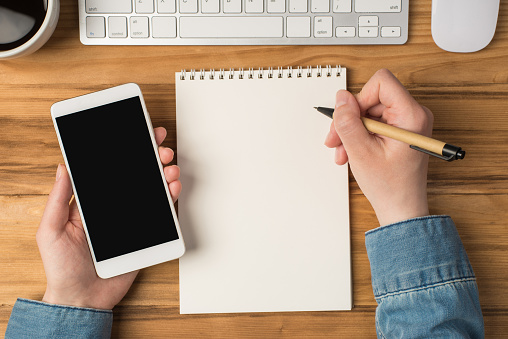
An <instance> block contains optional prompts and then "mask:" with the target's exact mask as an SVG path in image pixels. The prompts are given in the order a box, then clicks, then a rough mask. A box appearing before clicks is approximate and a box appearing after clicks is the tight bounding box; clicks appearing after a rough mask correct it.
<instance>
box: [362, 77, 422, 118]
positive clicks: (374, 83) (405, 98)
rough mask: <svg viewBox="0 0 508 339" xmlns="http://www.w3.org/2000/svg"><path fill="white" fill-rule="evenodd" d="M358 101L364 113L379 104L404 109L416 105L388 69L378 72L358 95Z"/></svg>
mask: <svg viewBox="0 0 508 339" xmlns="http://www.w3.org/2000/svg"><path fill="white" fill-rule="evenodd" d="M356 100H357V101H358V106H359V107H360V110H361V111H362V112H365V111H367V110H368V109H369V108H371V107H373V106H376V105H378V104H383V105H384V106H386V107H393V106H397V105H398V106H402V107H404V106H406V105H413V104H414V103H415V100H414V99H413V97H412V96H411V94H409V92H408V91H407V89H406V88H405V87H404V86H403V85H402V84H401V83H400V81H399V80H398V79H397V78H396V77H395V76H394V75H393V74H392V73H391V72H390V71H389V70H387V69H381V70H379V71H377V72H376V73H375V74H374V75H373V76H372V78H370V79H369V81H367V83H366V84H365V86H363V88H362V90H361V91H360V93H358V94H357V95H356Z"/></svg>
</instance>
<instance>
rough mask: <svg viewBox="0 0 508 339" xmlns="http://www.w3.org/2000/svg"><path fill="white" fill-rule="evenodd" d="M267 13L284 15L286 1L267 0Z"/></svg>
mask: <svg viewBox="0 0 508 339" xmlns="http://www.w3.org/2000/svg"><path fill="white" fill-rule="evenodd" d="M266 6H267V7H268V8H267V12H268V13H284V12H286V0H267V4H266Z"/></svg>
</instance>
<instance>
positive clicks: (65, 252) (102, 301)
mask: <svg viewBox="0 0 508 339" xmlns="http://www.w3.org/2000/svg"><path fill="white" fill-rule="evenodd" d="M154 133H155V139H156V141H157V144H158V145H160V144H161V143H162V142H163V140H164V138H165V137H166V130H165V129H164V128H162V127H158V128H155V129H154ZM159 156H160V159H161V161H162V163H163V164H164V165H165V167H164V174H165V178H166V181H167V184H168V186H169V190H170V193H171V196H172V197H173V200H174V201H176V199H178V197H179V195H180V192H181V189H182V186H181V183H180V181H179V180H178V178H179V176H180V170H179V168H178V167H177V166H175V165H172V166H168V164H169V163H170V162H171V161H172V160H173V151H172V150H171V149H169V148H166V147H159ZM71 197H72V184H71V181H70V178H69V174H68V173H67V170H66V168H65V166H64V165H59V166H58V169H57V179H56V182H55V184H54V186H53V190H52V191H51V193H50V195H49V198H48V202H47V205H46V209H45V211H44V215H43V217H42V221H41V223H40V226H39V229H38V231H37V244H38V246H39V251H40V252H41V257H42V261H43V263H44V270H45V272H46V278H47V289H46V293H45V294H44V297H43V301H45V302H48V303H52V304H60V305H71V306H78V307H89V308H95V309H112V308H113V307H114V306H115V305H116V304H117V303H118V302H119V301H120V300H121V299H122V298H123V297H124V295H125V294H126V293H127V291H128V289H129V288H130V286H131V284H132V282H133V281H134V278H135V277H136V275H137V272H138V271H134V272H130V273H126V274H123V275H120V276H117V277H114V278H110V279H101V278H99V277H98V276H97V274H96V273H95V269H94V265H93V262H92V258H91V256H90V251H89V249H88V244H87V241H86V236H85V232H84V230H83V224H82V222H81V217H80V215H79V210H78V207H77V205H76V201H75V200H74V199H72V202H71V203H70V204H69V202H70V201H71Z"/></svg>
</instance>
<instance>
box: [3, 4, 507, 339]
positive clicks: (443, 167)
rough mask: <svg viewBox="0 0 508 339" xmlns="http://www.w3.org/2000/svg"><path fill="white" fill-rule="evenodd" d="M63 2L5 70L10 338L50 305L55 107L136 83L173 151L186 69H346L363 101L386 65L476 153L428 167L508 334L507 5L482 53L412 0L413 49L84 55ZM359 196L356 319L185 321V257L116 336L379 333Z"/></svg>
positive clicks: (365, 207) (150, 283)
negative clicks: (15, 315) (46, 301)
mask: <svg viewBox="0 0 508 339" xmlns="http://www.w3.org/2000/svg"><path fill="white" fill-rule="evenodd" d="M61 6H62V7H61V17H60V21H59V24H58V28H57V30H56V31H55V33H54V35H53V37H52V38H51V40H50V41H49V42H48V43H47V45H45V46H44V48H43V49H41V50H40V51H38V52H36V53H35V54H33V55H31V56H28V57H24V58H21V59H16V60H9V61H1V62H0V176H1V181H0V241H1V246H0V270H1V272H2V274H1V275H0V333H4V332H5V328H6V326H7V321H8V319H9V316H10V312H11V309H12V306H13V304H14V302H15V301H16V298H17V297H25V298H31V299H36V300H40V299H41V298H42V295H43V293H44V290H45V284H46V281H45V275H44V270H43V266H42V263H41V260H40V256H39V252H38V249H37V245H36V242H35V232H36V230H37V227H38V224H39V221H40V218H41V215H42V212H43V210H44V206H45V203H46V199H47V194H48V193H49V191H50V189H51V187H52V185H53V182H54V177H55V173H56V167H57V164H58V163H61V162H63V159H62V156H61V153H60V149H59V147H58V142H57V139H56V135H55V132H54V129H53V125H52V122H51V119H50V114H49V109H50V106H51V104H52V103H54V102H56V101H59V100H62V99H65V98H69V97H73V96H77V95H81V94H85V93H89V92H92V91H96V90H101V89H104V88H107V87H110V86H114V85H118V84H122V83H126V82H136V83H138V84H139V85H140V87H141V89H142V90H143V93H144V96H145V100H146V104H147V107H148V109H149V111H150V114H151V116H152V120H153V123H154V126H164V127H166V128H167V129H168V131H169V134H168V138H167V140H166V142H165V146H169V147H172V148H175V147H176V135H175V82H174V73H175V72H176V71H179V70H181V69H190V68H196V69H200V68H206V69H209V68H215V69H219V68H229V67H235V68H239V67H244V68H248V67H256V68H257V67H264V68H267V67H269V66H279V65H280V66H284V67H286V66H298V65H302V66H307V65H314V66H315V65H327V64H331V65H336V64H341V65H344V66H346V67H348V86H349V89H350V90H352V91H353V92H356V91H358V90H359V89H360V88H361V87H362V85H363V84H364V83H365V82H366V81H367V80H368V79H369V78H370V77H371V76H372V74H373V73H374V72H375V71H376V70H378V69H380V68H383V67H386V68H388V69H390V70H391V71H392V72H393V73H394V74H395V75H396V76H397V77H398V78H399V79H400V80H401V82H402V83H403V84H404V85H405V86H406V87H407V88H408V89H409V90H410V92H411V93H412V94H413V95H414V96H415V97H416V99H417V100H418V101H419V102H420V103H421V104H423V105H426V106H427V107H429V108H430V109H431V110H432V111H433V112H434V116H435V123H434V136H435V137H436V138H438V139H442V140H444V141H446V142H449V143H452V144H456V145H460V146H462V147H463V148H464V149H465V150H467V157H466V159H465V160H464V161H458V162H455V163H445V162H442V161H439V160H435V159H431V161H430V170H429V200H430V208H431V212H432V213H435V214H449V215H451V216H452V217H453V219H454V220H455V223H456V224H457V228H458V231H459V233H460V235H461V237H462V241H463V242H464V245H465V247H466V249H467V252H468V255H469V258H470V260H471V263H472V265H473V268H474V270H475V273H476V275H477V278H478V286H479V289H480V300H481V305H482V310H483V314H484V319H485V329H486V334H487V337H501V336H503V335H504V336H506V333H508V269H507V268H508V226H507V225H508V208H507V206H508V159H507V156H506V155H507V154H508V3H506V2H503V3H502V4H501V11H500V15H499V22H498V27H497V32H496V36H495V37H494V40H493V41H492V43H491V44H490V45H489V46H488V47H487V48H486V49H484V50H483V51H480V52H477V53H472V54H453V53H447V52H444V51H442V50H440V49H439V48H438V47H437V46H436V45H435V44H434V42H433V40H432V37H431V33H430V11H431V1H430V0H415V1H411V7H410V31H409V41H408V43H407V44H406V45H403V46H331V47H330V46H323V47H319V46H318V47H311V46H282V47H279V46H272V47H266V46H262V47H257V46H238V47H203V46H196V47H155V46H150V47H136V46H133V47H113V46H105V47H100V46H83V45H81V43H80V42H79V36H78V13H77V1H72V0H62V5H61ZM324 137H325V135H323V140H324ZM350 187H351V239H352V258H353V280H354V284H353V286H354V304H355V308H354V310H353V311H351V312H296V313H261V314H223V315H214V314H210V315H185V316H181V315H180V314H179V301H178V299H179V292H178V262H177V261H175V262H169V263H165V264H162V265H158V266H155V267H152V268H148V269H145V270H143V271H142V272H141V273H140V274H139V276H138V278H137V280H136V281H135V283H134V285H133V286H132V288H131V290H130V291H129V293H128V294H127V296H126V297H125V299H124V300H123V301H122V302H121V303H120V304H119V305H118V306H117V307H116V308H115V311H114V316H115V322H114V328H113V337H122V338H123V337H169V335H171V336H173V337H175V338H178V337H189V338H195V337H218V338H239V337H246V336H253V337H263V338H266V337H277V338H279V337H291V338H292V337H304V336H308V337H327V336H328V337H346V338H349V337H355V338H358V337H360V338H363V337H375V330H374V312H375V308H376V303H375V301H374V297H373V294H372V289H371V285H370V270H369V263H368V259H367V255H366V252H365V245H364V232H365V231H367V230H369V229H371V228H374V227H375V226H376V225H377V222H376V218H375V215H374V213H373V211H372V209H371V207H370V205H369V203H368V201H367V200H366V199H365V197H364V196H363V195H362V193H361V191H360V190H359V189H358V186H357V185H356V183H355V181H354V179H353V178H351V183H350ZM184 189H185V188H184Z"/></svg>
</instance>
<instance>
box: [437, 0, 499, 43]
mask: <svg viewBox="0 0 508 339" xmlns="http://www.w3.org/2000/svg"><path fill="white" fill-rule="evenodd" d="M499 2H500V0H432V38H433V39H434V41H435V43H436V44H437V45H438V46H439V47H440V48H442V49H444V50H445V51H449V52H461V53H469V52H476V51H479V50H481V49H482V48H484V47H486V46H487V45H488V44H489V43H490V41H491V40H492V38H493V37H494V33H495V31H496V25H497V15H498V12H499Z"/></svg>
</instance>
